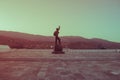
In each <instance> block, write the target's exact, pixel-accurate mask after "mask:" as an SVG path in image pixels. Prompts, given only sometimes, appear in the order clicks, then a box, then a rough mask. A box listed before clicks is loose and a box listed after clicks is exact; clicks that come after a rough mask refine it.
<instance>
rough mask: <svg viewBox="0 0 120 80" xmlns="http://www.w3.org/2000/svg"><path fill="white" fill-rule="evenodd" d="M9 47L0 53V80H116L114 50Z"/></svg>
mask: <svg viewBox="0 0 120 80" xmlns="http://www.w3.org/2000/svg"><path fill="white" fill-rule="evenodd" d="M51 52H52V50H11V51H9V52H5V53H3V52H1V53H0V80H120V53H118V52H115V51H113V52H112V51H98V52H97V51H88V52H86V51H79V50H69V51H66V52H65V54H52V53H51Z"/></svg>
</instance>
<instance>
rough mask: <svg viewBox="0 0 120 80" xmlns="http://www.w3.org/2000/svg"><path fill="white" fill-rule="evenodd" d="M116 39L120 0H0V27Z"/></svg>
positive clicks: (119, 37)
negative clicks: (59, 29) (56, 29)
mask: <svg viewBox="0 0 120 80" xmlns="http://www.w3.org/2000/svg"><path fill="white" fill-rule="evenodd" d="M58 25H60V26H61V31H60V36H82V37H85V38H95V37H96V38H102V39H107V40H110V41H117V42H120V0H0V30H7V31H18V32H24V33H30V34H40V35H46V36H52V35H53V31H54V30H55V28H56V27H57V26H58Z"/></svg>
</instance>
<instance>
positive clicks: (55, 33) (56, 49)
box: [53, 26, 64, 54]
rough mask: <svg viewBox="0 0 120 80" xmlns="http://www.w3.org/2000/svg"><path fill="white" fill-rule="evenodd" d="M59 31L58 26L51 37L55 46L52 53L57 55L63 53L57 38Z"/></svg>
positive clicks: (59, 40)
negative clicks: (53, 38)
mask: <svg viewBox="0 0 120 80" xmlns="http://www.w3.org/2000/svg"><path fill="white" fill-rule="evenodd" d="M59 30H60V26H59V27H58V28H56V30H55V31H54V33H53V35H54V37H55V46H54V51H53V53H55V54H58V53H64V52H63V51H62V50H63V48H62V45H61V39H60V37H59Z"/></svg>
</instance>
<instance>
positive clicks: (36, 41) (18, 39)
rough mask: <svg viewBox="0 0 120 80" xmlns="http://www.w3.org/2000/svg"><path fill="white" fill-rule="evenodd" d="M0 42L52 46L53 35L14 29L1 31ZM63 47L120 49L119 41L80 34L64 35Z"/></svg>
mask: <svg viewBox="0 0 120 80" xmlns="http://www.w3.org/2000/svg"><path fill="white" fill-rule="evenodd" d="M0 37H1V38H0V44H3V45H9V46H10V47H11V48H32V49H34V48H51V46H54V37H53V36H43V35H34V34H28V33H21V32H14V31H0ZM61 40H62V45H63V47H67V48H72V49H120V43H119V42H112V41H108V40H104V39H99V38H92V39H87V38H84V37H80V36H62V37H61Z"/></svg>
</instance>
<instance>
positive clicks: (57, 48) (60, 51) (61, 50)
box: [52, 45, 64, 54]
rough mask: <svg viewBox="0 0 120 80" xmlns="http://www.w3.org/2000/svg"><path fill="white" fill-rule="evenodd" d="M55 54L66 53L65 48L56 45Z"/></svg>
mask: <svg viewBox="0 0 120 80" xmlns="http://www.w3.org/2000/svg"><path fill="white" fill-rule="evenodd" d="M52 53H53V54H64V52H63V48H62V46H61V45H55V47H54V51H53V52H52Z"/></svg>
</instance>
